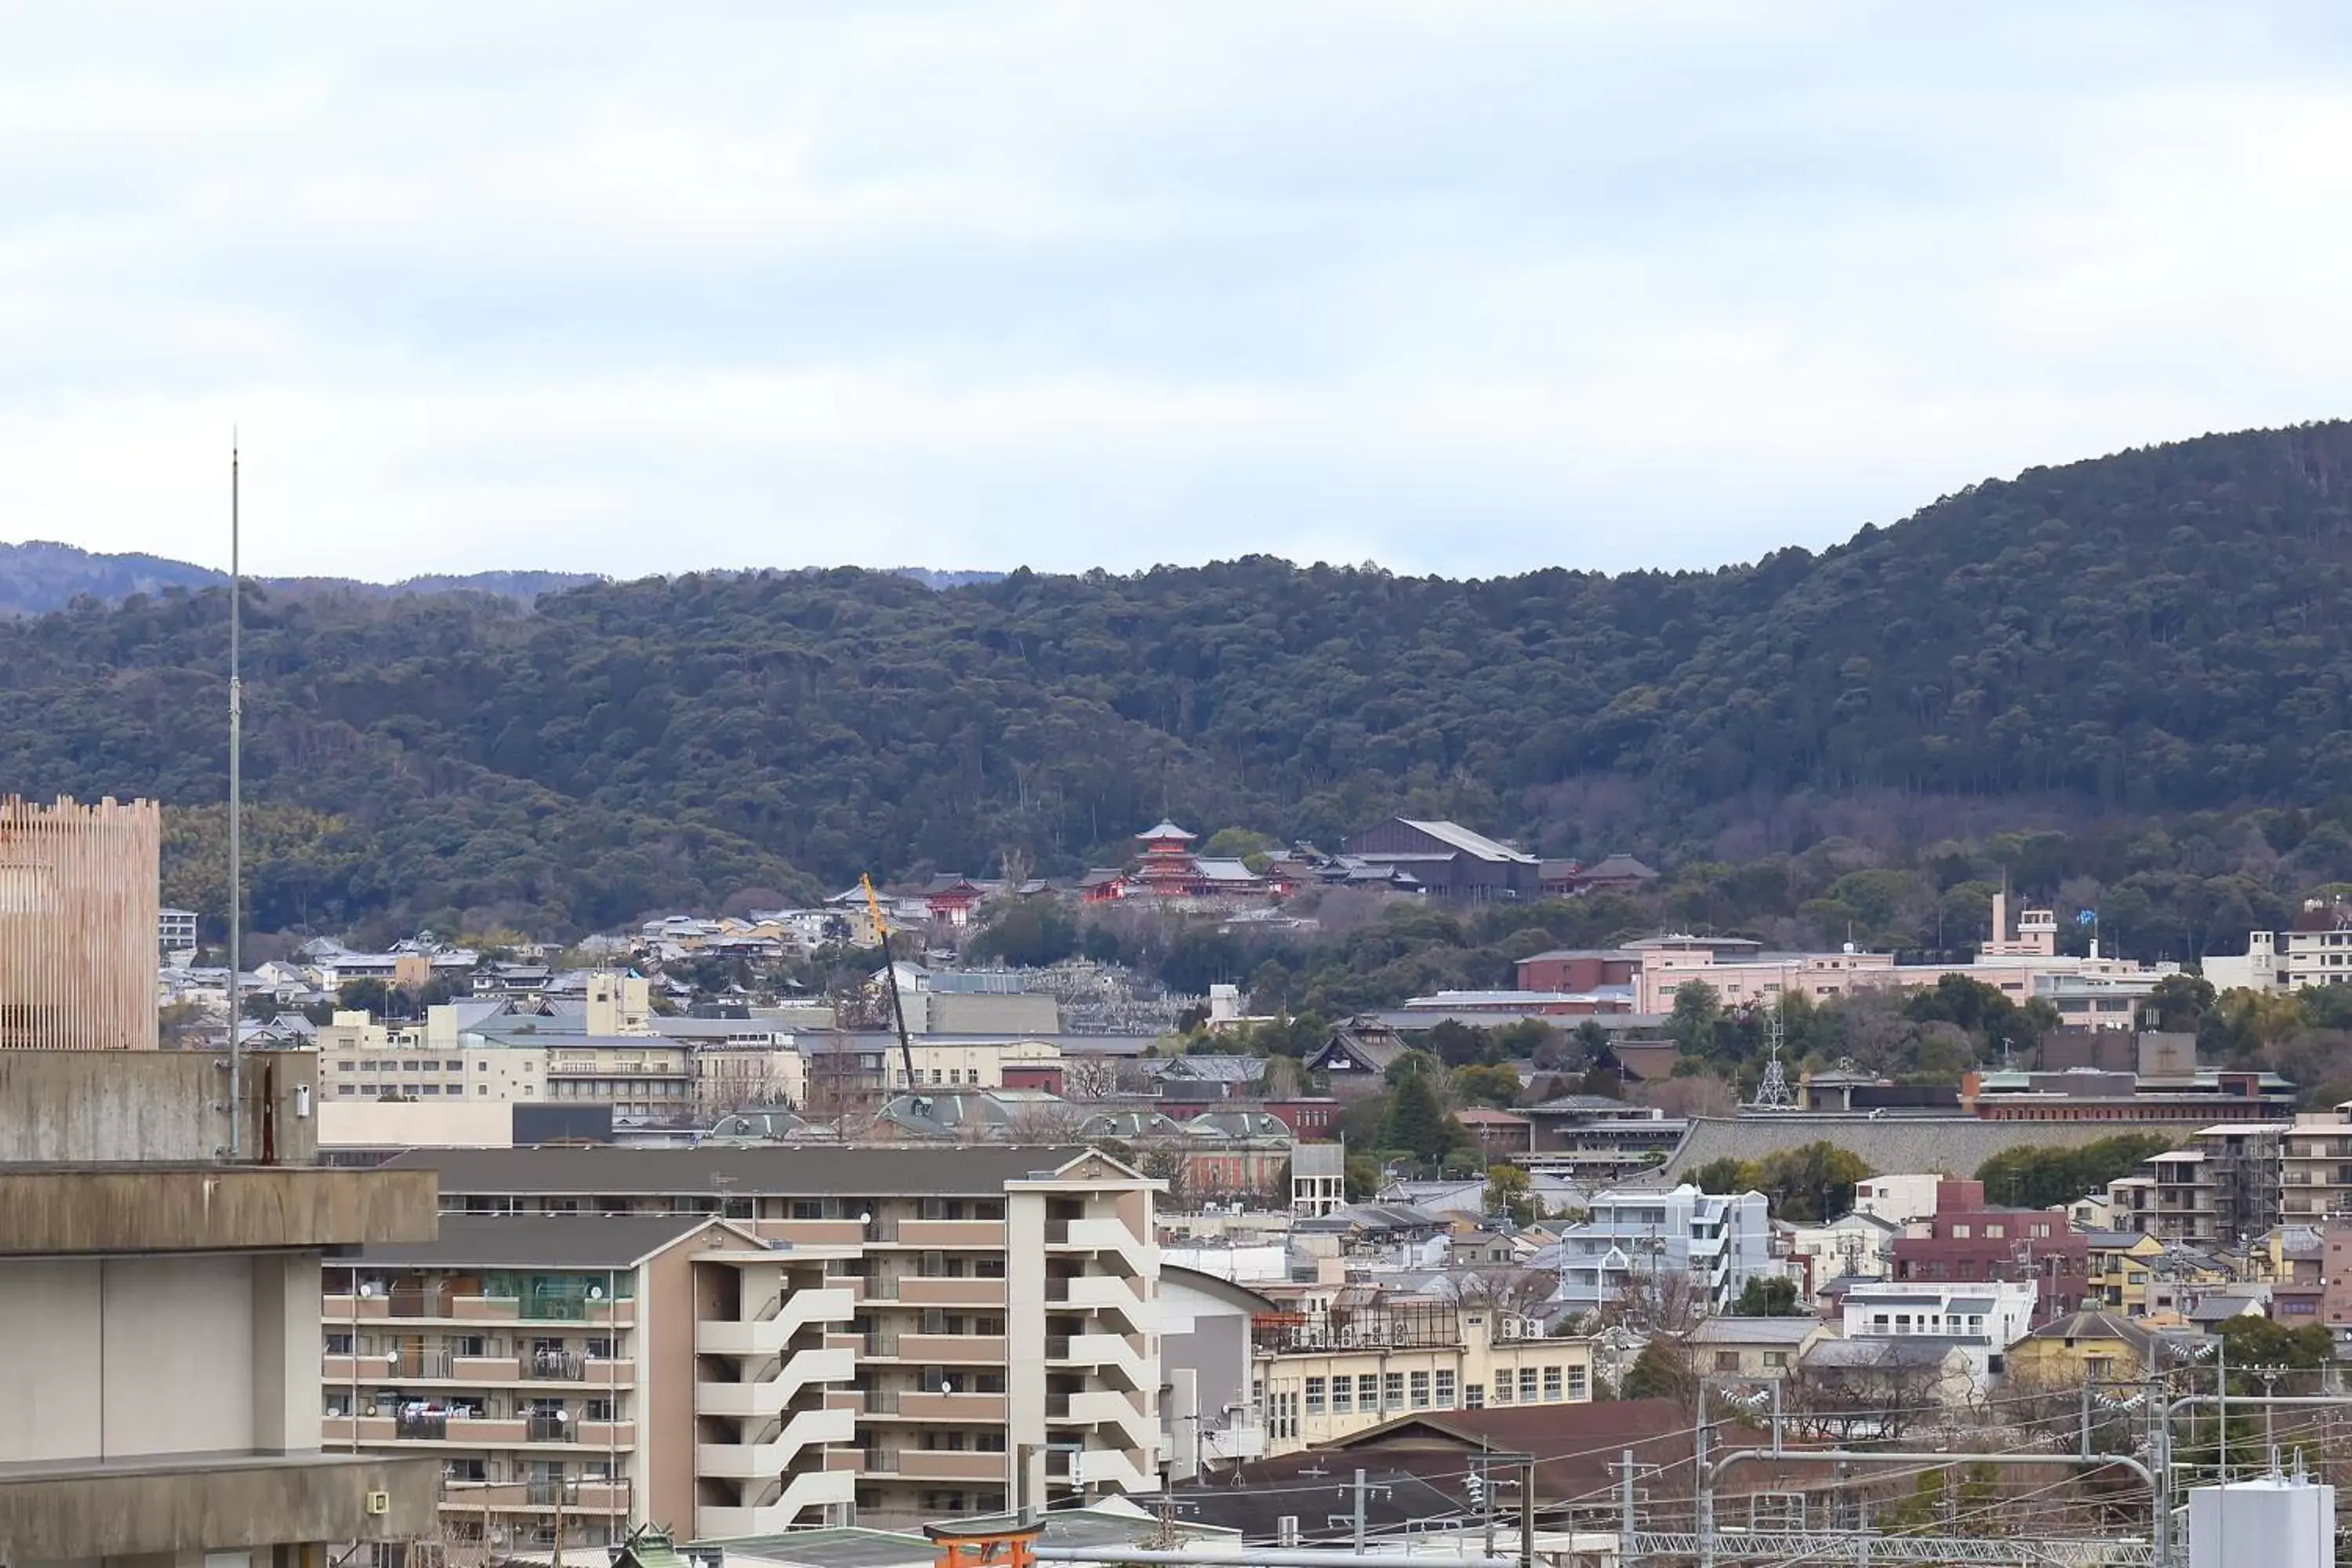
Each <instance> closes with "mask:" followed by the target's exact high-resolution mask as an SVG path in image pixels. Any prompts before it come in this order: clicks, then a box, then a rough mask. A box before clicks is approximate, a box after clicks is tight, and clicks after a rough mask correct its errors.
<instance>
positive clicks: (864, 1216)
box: [857, 1209, 874, 1225]
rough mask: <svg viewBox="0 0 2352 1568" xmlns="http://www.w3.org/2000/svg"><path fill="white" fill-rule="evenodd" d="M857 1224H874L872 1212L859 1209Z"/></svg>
mask: <svg viewBox="0 0 2352 1568" xmlns="http://www.w3.org/2000/svg"><path fill="white" fill-rule="evenodd" d="M857 1223H858V1224H860V1225H872V1224H873V1223H874V1215H873V1214H872V1212H871V1211H869V1210H866V1209H859V1210H858V1211H857Z"/></svg>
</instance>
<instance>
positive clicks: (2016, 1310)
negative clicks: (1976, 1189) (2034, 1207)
mask: <svg viewBox="0 0 2352 1568" xmlns="http://www.w3.org/2000/svg"><path fill="white" fill-rule="evenodd" d="M2040 1294H2041V1291H2040V1288H2039V1287H2038V1286H2037V1285H2036V1284H2035V1283H2034V1282H2033V1281H2032V1280H2031V1279H1995V1280H1988V1281H1985V1282H1983V1283H1977V1282H1973V1281H1971V1282H1969V1283H1964V1284H1953V1285H1937V1284H1925V1283H1922V1282H1920V1281H1917V1280H1910V1279H1906V1280H1900V1281H1896V1280H1873V1281H1871V1282H1869V1283H1867V1284H1862V1285H1856V1286H1854V1287H1853V1289H1850V1290H1848V1291H1847V1292H1846V1297H1845V1321H1844V1329H1845V1338H1846V1339H1847V1340H1848V1341H1849V1342H1864V1341H1873V1340H1890V1339H1891V1340H1902V1341H1906V1342H1919V1343H1924V1344H1930V1345H1933V1346H1936V1347H1937V1348H1939V1349H1943V1350H1946V1351H1948V1352H1958V1362H1959V1363H1965V1364H1966V1368H1967V1378H1968V1382H1969V1384H1970V1386H1971V1388H1972V1390H1974V1391H1976V1392H1981V1391H1982V1390H1983V1389H1984V1388H1985V1387H1986V1386H1987V1385H1988V1384H1990V1381H1991V1380H1992V1379H1993V1378H1995V1377H1998V1376H2000V1373H2001V1370H2002V1360H2001V1358H2002V1357H2003V1356H2004V1355H2006V1354H2007V1353H2008V1351H2009V1347H2010V1346H2011V1345H2013V1344H2015V1343H2016V1342H2018V1341H2020V1340H2021V1339H2023V1338H2024V1337H2025V1336H2026V1335H2027V1334H2028V1333H2029V1332H2031V1331H2032V1326H2033V1304H2034V1301H2035V1300H2036V1299H2037V1298H2038V1297H2039V1296H2040ZM1955 1364H1958V1363H1955Z"/></svg>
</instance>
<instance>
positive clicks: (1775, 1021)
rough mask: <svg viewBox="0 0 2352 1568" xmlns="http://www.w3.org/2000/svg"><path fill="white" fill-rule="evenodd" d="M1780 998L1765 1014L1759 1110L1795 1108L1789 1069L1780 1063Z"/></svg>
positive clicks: (1757, 1094)
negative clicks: (1763, 1055) (1790, 1087)
mask: <svg viewBox="0 0 2352 1568" xmlns="http://www.w3.org/2000/svg"><path fill="white" fill-rule="evenodd" d="M1780 1043H1781V1041H1780V998H1779V997H1777V996H1776V997H1774V998H1773V999H1772V1010H1771V1011H1770V1012H1769V1013H1767V1014H1765V1015H1764V1047H1765V1058H1764V1078H1763V1081H1761V1082H1760V1083H1759V1084H1758V1085H1757V1086H1756V1100H1755V1102H1754V1103H1755V1108H1756V1109H1757V1110H1795V1109H1796V1108H1797V1097H1796V1096H1795V1095H1794V1094H1792V1093H1790V1090H1789V1074H1788V1069H1787V1068H1783V1067H1782V1066H1781V1065H1780Z"/></svg>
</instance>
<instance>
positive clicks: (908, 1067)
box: [857, 875, 916, 1094]
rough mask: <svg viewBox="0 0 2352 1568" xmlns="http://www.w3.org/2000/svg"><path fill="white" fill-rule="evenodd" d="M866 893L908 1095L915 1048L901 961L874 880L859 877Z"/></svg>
mask: <svg viewBox="0 0 2352 1568" xmlns="http://www.w3.org/2000/svg"><path fill="white" fill-rule="evenodd" d="M857 885H858V886H859V887H860V888H863V889H865V890H866V912H867V913H868V914H870V915H872V916H873V917H874V938H875V940H876V941H877V942H880V943H881V944H882V973H883V974H884V975H885V976H886V977H887V981H888V984H889V986H890V1021H891V1022H892V1023H894V1024H896V1025H897V1026H898V1065H899V1067H900V1068H903V1069H904V1070H905V1072H906V1074H907V1092H908V1093H909V1094H912V1093H913V1092H914V1091H915V1089H916V1084H915V1047H913V1046H912V1045H911V1044H909V1043H908V1039H907V1006H906V1004H905V1003H903V1002H901V1001H900V1000H899V999H898V960H897V959H894V958H892V957H891V956H890V922H889V921H886V920H884V919H883V918H882V900H880V899H878V898H877V897H876V896H875V894H874V879H873V878H871V877H867V876H864V875H860V876H859V877H858V879H857Z"/></svg>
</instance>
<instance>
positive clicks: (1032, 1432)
mask: <svg viewBox="0 0 2352 1568" xmlns="http://www.w3.org/2000/svg"><path fill="white" fill-rule="evenodd" d="M1004 1342H1005V1343H1006V1345H1008V1346H1016V1345H1017V1346H1022V1347H1024V1352H1023V1359H1024V1360H1025V1359H1027V1356H1029V1355H1034V1354H1035V1353H1036V1352H1034V1351H1029V1350H1026V1349H1025V1347H1030V1346H1038V1347H1042V1346H1043V1345H1044V1344H1045V1196H1044V1194H1039V1193H1010V1194H1006V1196H1005V1200H1004ZM1029 1367H1030V1370H1029V1372H1028V1373H1027V1374H1026V1375H1014V1376H1011V1377H1008V1378H1006V1379H1005V1380H1004V1395H1005V1400H1004V1417H1005V1419H1004V1447H1005V1450H1006V1459H1005V1462H1006V1464H1007V1465H1008V1466H1009V1467H1011V1468H1010V1469H1009V1470H1008V1472H1007V1473H1008V1474H1009V1475H1010V1476H1011V1477H1012V1480H1013V1495H1012V1496H1010V1497H1008V1498H1006V1499H1005V1504H1006V1506H1007V1507H1008V1508H1020V1507H1024V1506H1039V1507H1042V1506H1043V1505H1044V1503H1045V1377H1044V1376H1043V1375H1042V1370H1043V1369H1042V1367H1040V1366H1039V1364H1038V1363H1036V1362H1034V1361H1032V1362H1030V1363H1029ZM1022 1370H1023V1369H1022V1368H1021V1367H1020V1366H1019V1365H1018V1364H1017V1363H1016V1365H1015V1366H1014V1367H1013V1371H1014V1372H1015V1373H1016V1374H1018V1373H1021V1372H1022Z"/></svg>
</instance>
